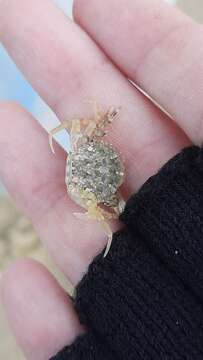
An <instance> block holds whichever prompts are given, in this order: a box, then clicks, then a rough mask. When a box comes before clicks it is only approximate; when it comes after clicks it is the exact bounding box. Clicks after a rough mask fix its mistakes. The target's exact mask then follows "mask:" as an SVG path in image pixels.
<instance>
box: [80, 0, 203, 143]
mask: <svg viewBox="0 0 203 360" xmlns="http://www.w3.org/2000/svg"><path fill="white" fill-rule="evenodd" d="M86 5H87V4H86V3H85V2H84V1H81V0H76V1H75V7H74V14H75V18H76V20H77V22H78V23H79V24H80V25H81V26H82V27H83V28H84V29H85V30H86V31H87V32H88V33H89V34H90V35H91V36H92V38H93V39H94V40H95V41H97V42H98V44H99V45H100V46H101V47H102V48H103V50H104V51H105V52H106V53H107V54H108V55H109V57H110V58H111V59H112V60H113V61H114V62H115V63H116V64H117V66H118V67H119V68H120V69H122V71H123V72H124V73H125V74H126V75H127V76H128V77H129V78H131V79H133V80H134V81H135V82H136V83H138V84H139V85H140V86H141V87H142V88H143V89H144V90H145V91H146V92H148V93H149V94H150V95H151V96H152V97H153V98H154V99H156V100H157V101H158V102H159V103H160V104H161V105H162V106H163V107H164V108H165V109H166V110H167V111H168V112H169V113H171V115H172V116H173V117H174V119H176V121H177V123H178V124H179V126H180V127H181V128H182V129H183V130H184V131H185V132H186V133H187V135H188V136H189V137H190V138H191V139H192V141H193V142H195V143H196V144H201V143H202V139H203V126H202V123H203V122H202V98H203V76H202V73H203V51H202V49H203V37H202V34H203V30H202V27H200V26H198V25H197V24H195V23H194V22H193V21H192V20H191V19H190V18H188V17H187V16H186V15H184V14H183V13H181V12H180V11H179V10H177V9H176V8H174V7H172V6H170V5H168V4H166V3H165V2H164V1H161V0H144V1H133V0H128V1H127V2H126V1H125V0H119V1H115V0H110V1H108V2H103V1H101V0H99V1H93V0H89V2H88V6H86ZM120 14H122V16H120ZM104 24H105V25H104ZM117 29H119V34H118V31H117Z"/></svg>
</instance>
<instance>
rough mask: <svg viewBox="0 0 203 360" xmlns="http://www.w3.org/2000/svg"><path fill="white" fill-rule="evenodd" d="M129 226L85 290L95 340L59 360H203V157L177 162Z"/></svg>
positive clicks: (127, 215) (198, 153) (80, 294)
mask: <svg viewBox="0 0 203 360" xmlns="http://www.w3.org/2000/svg"><path fill="white" fill-rule="evenodd" d="M121 220H122V221H123V222H124V223H125V227H124V229H123V230H122V231H120V232H118V233H116V234H114V239H113V244H112V247H111V249H110V252H109V254H108V255H107V257H106V258H103V254H100V255H99V256H97V257H96V258H95V260H94V261H93V262H92V264H91V265H90V267H89V270H88V273H87V275H85V276H84V278H83V279H82V281H81V282H80V284H79V285H78V287H77V291H76V298H75V307H76V311H77V312H78V315H79V317H80V321H81V323H82V324H85V326H86V327H87V334H85V335H83V336H81V337H79V338H78V339H77V340H76V342H75V343H74V344H73V345H71V346H69V347H67V348H65V349H64V350H62V351H61V352H60V353H59V354H57V355H56V356H55V357H53V358H52V360H80V359H81V360H83V359H85V360H100V359H103V360H105V359H106V360H140V359H142V360H143V359H144V360H149V359H150V360H152V359H155V360H156V359H157V360H158V359H161V360H162V359H163V360H169V359H170V360H176V359H177V360H179V359H185V360H200V359H203V151H202V150H201V149H199V148H197V147H191V148H188V149H185V150H184V151H183V152H182V153H181V154H179V155H177V156H176V157H175V158H174V159H172V160H171V161H169V162H168V163H167V164H166V165H165V166H164V167H163V168H162V169H161V171H160V172H159V173H158V174H157V175H156V176H154V177H152V178H150V179H149V180H148V181H147V182H146V183H145V185H144V186H143V187H142V188H141V190H140V191H139V192H138V193H137V194H136V195H134V196H133V197H132V198H131V199H130V200H129V201H128V203H127V205H126V209H125V211H124V213H123V214H122V216H121Z"/></svg>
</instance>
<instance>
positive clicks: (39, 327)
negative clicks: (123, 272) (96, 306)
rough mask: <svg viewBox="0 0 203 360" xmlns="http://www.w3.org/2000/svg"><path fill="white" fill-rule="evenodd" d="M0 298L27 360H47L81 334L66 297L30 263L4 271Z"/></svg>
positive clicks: (26, 262)
mask: <svg viewBox="0 0 203 360" xmlns="http://www.w3.org/2000/svg"><path fill="white" fill-rule="evenodd" d="M1 298H2V301H3V304H4V306H5V310H6V314H7V317H8V321H9V323H10V325H11V328H12V330H13V333H14V335H15V337H16V339H17V341H18V343H19V345H20V346H21V348H22V350H23V351H24V353H25V356H26V359H28V360H34V359H38V360H47V359H49V358H50V357H51V356H53V355H55V354H56V353H57V352H58V351H60V350H61V349H62V348H63V347H64V346H66V345H68V344H71V343H72V342H73V340H74V339H75V338H76V336H78V335H79V334H80V333H81V332H83V330H82V328H81V325H80V324H79V321H78V318H77V315H76V313H75V311H74V310H73V307H72V304H71V301H70V299H69V298H68V295H67V294H66V293H65V292H64V290H63V289H62V288H61V287H60V286H59V284H58V283H57V281H56V280H55V279H54V278H53V276H52V275H51V274H50V273H49V272H48V270H46V269H45V268H44V267H43V266H42V265H40V264H39V263H37V262H35V261H33V260H31V259H27V260H21V261H19V262H17V263H16V264H14V265H12V266H11V267H10V268H9V269H8V270H7V271H6V273H5V274H4V275H3V278H2V280H1Z"/></svg>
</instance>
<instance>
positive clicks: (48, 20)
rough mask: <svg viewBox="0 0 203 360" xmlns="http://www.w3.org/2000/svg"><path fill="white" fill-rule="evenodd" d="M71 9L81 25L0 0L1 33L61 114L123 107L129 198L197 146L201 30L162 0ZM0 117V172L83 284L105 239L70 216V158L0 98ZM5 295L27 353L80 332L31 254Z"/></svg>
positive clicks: (41, 5) (49, 348) (50, 351)
mask: <svg viewBox="0 0 203 360" xmlns="http://www.w3.org/2000/svg"><path fill="white" fill-rule="evenodd" d="M74 11H75V19H76V21H77V22H78V24H79V25H80V27H78V26H77V25H76V24H74V23H72V22H71V21H69V20H67V19H66V17H65V16H64V15H63V13H62V12H61V11H60V10H58V9H57V8H56V7H55V6H54V5H53V4H52V2H51V1H48V0H44V1H43V2H41V1H40V0H35V1H33V0H29V1H28V0H20V1H18V2H16V1H15V0H5V1H1V2H0V39H1V41H2V43H3V44H4V45H5V47H6V48H7V50H8V51H9V53H10V54H11V56H12V57H13V59H14V61H15V62H16V64H17V65H18V66H19V68H21V70H22V71H23V72H24V74H25V75H26V77H27V78H28V80H29V81H30V82H31V84H32V85H33V87H34V88H35V89H36V90H37V91H38V93H39V94H40V95H41V96H42V98H43V99H44V100H45V101H46V102H47V103H48V105H50V107H51V108H52V109H53V110H54V111H55V113H56V114H57V116H58V117H59V119H61V120H62V121H63V120H64V119H67V118H72V117H73V116H74V115H80V116H83V115H86V114H87V115H89V113H88V110H87V108H88V107H87V105H86V104H85V103H84V102H83V100H84V99H96V100H98V101H99V102H100V103H101V104H102V105H103V106H104V107H109V105H118V106H122V109H123V110H122V113H121V116H120V118H119V119H118V120H117V121H116V122H115V124H114V126H113V129H112V133H111V134H109V136H108V137H109V139H110V140H111V142H112V143H114V144H115V145H116V146H117V147H118V149H120V151H121V153H122V154H123V157H124V158H125V162H126V181H125V187H124V192H125V195H126V197H127V198H128V197H129V196H130V194H132V193H134V192H135V191H136V190H137V189H139V187H140V186H141V185H142V184H143V183H144V182H145V180H147V179H148V177H149V176H151V175H153V174H155V173H156V172H157V170H158V169H159V168H160V167H161V166H162V165H163V164H164V163H165V162H167V160H169V159H170V158H171V157H173V156H174V155H175V154H176V153H178V152H179V151H180V149H182V148H183V147H185V146H186V145H189V144H190V143H191V142H192V143H195V144H201V142H202V136H203V134H202V118H201V117H202V95H203V94H202V92H203V86H202V63H203V61H202V60H203V59H202V57H203V54H202V46H201V45H202V27H200V26H199V25H197V24H195V23H194V22H193V21H192V20H191V19H189V18H188V17H186V16H185V15H183V14H182V13H180V12H179V11H177V10H176V9H174V8H172V7H170V6H168V5H166V4H165V3H162V2H161V1H158V0H142V2H138V1H133V0H128V1H127V2H126V0H125V1H124V0H117V1H114V0H109V1H108V2H103V1H93V0H89V2H88V6H87V3H86V2H84V1H83V2H82V1H80V0H77V1H76V3H75V10H74ZM81 28H83V29H84V31H83V30H82V29H81ZM87 33H88V34H89V35H87ZM95 42H97V43H98V45H99V47H100V48H99V47H98V46H97V45H96V44H95ZM104 52H105V53H106V54H107V55H105V54H104ZM118 69H120V70H118ZM127 78H130V79H132V80H134V81H135V83H137V84H138V85H140V86H141V88H143V89H144V90H145V91H146V92H147V93H149V94H150V95H151V96H152V97H153V98H154V99H156V101H157V102H158V103H160V104H161V105H162V106H163V107H164V108H165V109H166V110H167V111H168V112H169V113H170V114H171V115H172V117H173V118H174V119H175V122H174V121H172V120H171V119H169V117H168V116H167V115H165V114H163V112H161V111H160V110H159V109H157V108H156V107H155V105H153V104H152V103H151V102H150V101H149V100H148V99H146V98H145V97H144V95H142V94H141V93H140V92H139V91H138V90H137V89H136V88H135V87H134V86H132V85H131V84H130V83H129V81H128V80H127ZM0 117H1V132H0V162H1V167H0V175H1V178H2V179H3V181H4V183H5V185H6V187H7V188H8V190H9V192H10V193H11V195H12V196H13V197H14V199H15V201H16V202H17V204H18V205H19V206H20V207H21V208H22V209H23V211H24V212H25V213H26V214H27V216H28V217H29V218H30V219H31V220H32V222H33V224H34V226H35V228H36V230H37V231H38V233H39V235H40V238H41V240H42V241H43V243H44V244H45V245H46V247H47V248H48V249H49V251H50V253H51V255H52V256H53V258H54V259H55V261H56V263H57V264H58V266H59V267H60V268H61V269H62V271H63V272H64V274H65V275H66V276H67V277H68V278H69V279H70V280H71V281H72V283H73V284H74V285H76V284H77V283H78V282H79V281H80V279H81V277H82V276H83V274H84V273H85V271H86V270H87V267H88V265H89V263H90V262H91V261H92V259H93V257H94V256H95V255H96V254H97V253H99V252H100V251H101V250H102V249H103V247H104V246H105V241H106V239H105V237H104V236H103V234H102V232H101V231H100V229H99V227H98V225H97V224H83V226H82V227H81V228H80V224H79V222H78V220H77V219H76V218H75V217H74V215H73V213H74V211H75V209H77V207H76V205H75V204H73V203H72V201H71V200H70V199H68V197H67V194H66V190H65V185H64V164H65V153H64V152H63V151H62V150H61V149H60V148H59V147H58V146H56V156H55V157H54V156H53V155H52V154H51V152H50V149H49V146H48V143H47V134H46V132H45V131H44V130H43V129H42V128H41V127H40V125H38V123H37V122H36V121H35V119H33V117H32V116H31V115H30V114H28V113H27V112H26V111H25V110H23V109H22V108H21V107H19V106H18V105H16V104H11V103H1V106H0ZM13 119H15V120H14V121H13ZM185 134H186V135H185ZM2 299H3V302H4V304H5V307H6V311H7V314H8V318H9V321H10V324H11V327H12V329H13V331H14V334H15V336H16V338H17V340H18V342H19V343H20V345H21V347H22V349H23V351H24V352H25V354H26V357H27V359H29V360H30V359H31V360H32V359H38V360H41V359H48V358H49V357H51V356H53V355H54V354H55V353H56V352H57V351H59V350H60V349H61V348H63V347H64V346H65V345H67V344H70V343H72V341H73V340H74V339H75V338H76V336H77V335H78V334H80V333H81V332H83V331H84V330H83V328H82V327H81V325H80V324H79V320H78V317H77V315H76V312H75V310H74V309H73V305H72V302H71V300H70V299H69V298H67V295H66V294H65V292H64V291H63V290H62V289H61V288H60V286H59V285H58V284H57V282H56V281H55V279H54V278H53V277H52V275H51V274H49V273H48V271H47V270H46V269H44V268H43V267H42V266H41V265H39V264H38V263H36V262H34V261H31V260H23V261H20V262H17V263H16V264H14V265H13V266H11V268H10V269H8V271H7V272H6V273H5V274H4V276H3V280H2Z"/></svg>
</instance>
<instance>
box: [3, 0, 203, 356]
mask: <svg viewBox="0 0 203 360" xmlns="http://www.w3.org/2000/svg"><path fill="white" fill-rule="evenodd" d="M59 2H60V0H59ZM63 2H64V1H63ZM169 2H170V1H169ZM67 3H68V4H69V7H70V6H71V0H67ZM177 5H178V6H179V7H180V8H182V9H183V10H184V11H185V12H186V13H188V14H190V15H191V16H192V17H193V18H195V19H196V20H198V21H200V22H203V0H179V1H177ZM0 81H1V75H0ZM2 189H3V187H1V184H0V273H1V271H3V270H4V269H5V268H6V267H7V266H8V265H9V264H10V263H11V262H12V261H13V260H14V259H16V258H18V257H21V256H32V257H34V258H35V259H37V260H39V261H41V262H42V263H44V264H45V265H46V266H47V267H48V268H49V269H50V270H51V271H52V272H53V273H54V274H55V275H56V277H57V278H58V279H59V281H60V282H61V283H62V284H63V285H64V286H66V287H67V286H68V285H67V283H66V281H65V279H64V278H63V276H62V274H60V272H59V271H58V269H56V267H55V266H54V264H53V263H52V261H51V259H50V258H49V256H48V255H47V253H46V251H45V249H44V248H42V246H41V245H40V243H39V240H38V237H37V235H36V234H35V232H34V230H33V228H32V226H31V224H30V223H29V221H28V220H27V219H25V218H24V217H23V216H22V214H21V213H20V212H19V210H18V209H16V207H15V206H14V204H13V203H12V200H10V198H9V197H8V196H7V194H6V193H5V192H4V191H3V190H2ZM1 359H2V360H24V357H23V355H22V354H21V351H20V350H19V348H18V346H17V345H16V343H15V340H14V339H13V337H12V335H11V333H10V331H9V329H8V325H7V322H6V319H5V316H4V312H3V309H2V307H1V306H0V360H1Z"/></svg>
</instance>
